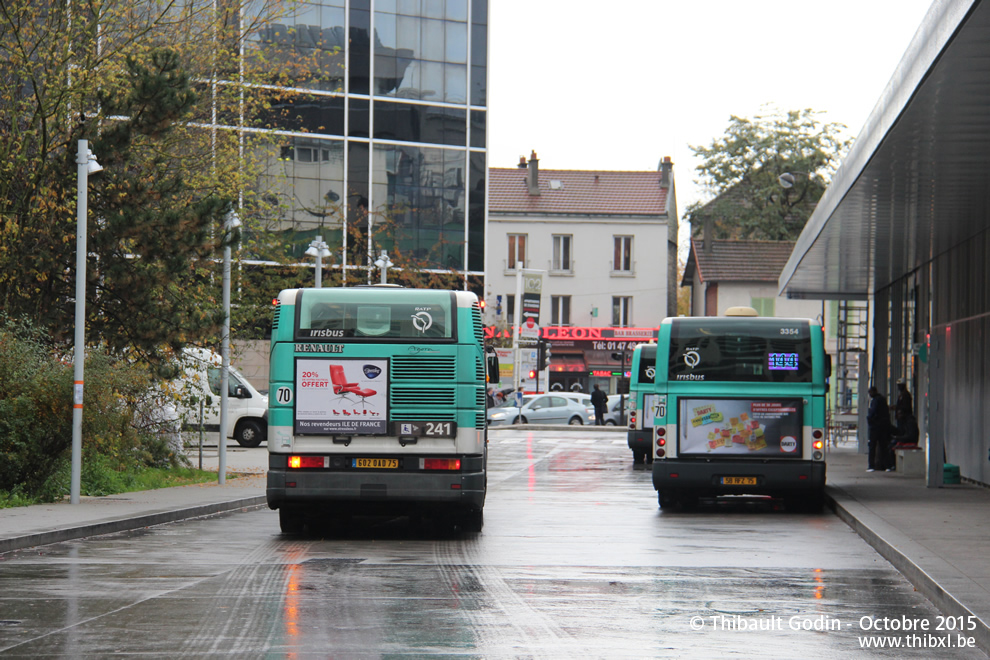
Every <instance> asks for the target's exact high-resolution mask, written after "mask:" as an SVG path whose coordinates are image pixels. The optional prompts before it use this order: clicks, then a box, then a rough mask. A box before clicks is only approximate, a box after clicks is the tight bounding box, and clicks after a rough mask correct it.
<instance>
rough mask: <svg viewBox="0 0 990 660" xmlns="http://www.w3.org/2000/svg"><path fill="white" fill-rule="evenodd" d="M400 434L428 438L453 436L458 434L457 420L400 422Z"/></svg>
mask: <svg viewBox="0 0 990 660" xmlns="http://www.w3.org/2000/svg"><path fill="white" fill-rule="evenodd" d="M398 424H399V433H398V435H411V436H425V437H427V438H453V437H454V436H456V435H457V424H456V423H455V422H399V423H398Z"/></svg>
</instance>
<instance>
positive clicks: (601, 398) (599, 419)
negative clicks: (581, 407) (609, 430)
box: [591, 385, 608, 426]
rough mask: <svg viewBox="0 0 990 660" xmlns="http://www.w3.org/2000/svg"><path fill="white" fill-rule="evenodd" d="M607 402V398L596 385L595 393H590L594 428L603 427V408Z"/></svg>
mask: <svg viewBox="0 0 990 660" xmlns="http://www.w3.org/2000/svg"><path fill="white" fill-rule="evenodd" d="M607 402H608V397H607V396H606V395H605V393H604V392H602V390H601V388H600V387H598V385H595V391H594V392H592V393H591V405H593V406H594V407H595V426H604V425H605V407H606V404H607Z"/></svg>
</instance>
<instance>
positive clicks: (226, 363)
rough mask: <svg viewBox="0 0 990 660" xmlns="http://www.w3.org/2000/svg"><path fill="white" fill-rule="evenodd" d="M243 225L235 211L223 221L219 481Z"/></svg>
mask: <svg viewBox="0 0 990 660" xmlns="http://www.w3.org/2000/svg"><path fill="white" fill-rule="evenodd" d="M240 226H241V219H240V218H239V217H237V214H236V213H234V212H233V211H230V212H229V213H227V216H226V217H225V218H224V221H223V230H224V237H223V239H224V240H223V242H224V246H223V333H222V335H221V336H220V360H221V363H220V367H221V368H220V439H219V440H218V441H217V458H218V461H219V464H218V466H217V472H218V473H219V476H218V477H217V483H219V484H220V485H221V486H222V485H224V484H225V483H226V482H227V423H228V422H229V421H230V417H229V415H228V414H227V410H228V408H227V399H228V398H229V396H228V395H229V392H228V391H227V390H228V389H229V386H230V236H231V234H232V233H233V231H234V230H235V229H237V228H238V227H240Z"/></svg>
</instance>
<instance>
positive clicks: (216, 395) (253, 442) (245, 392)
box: [175, 348, 268, 447]
mask: <svg viewBox="0 0 990 660" xmlns="http://www.w3.org/2000/svg"><path fill="white" fill-rule="evenodd" d="M183 361H184V374H183V375H182V376H180V377H179V378H178V379H177V380H176V381H175V386H176V388H177V392H176V394H177V395H178V397H179V399H180V403H179V413H180V414H181V416H182V421H183V425H184V426H185V427H186V428H194V429H198V428H199V425H200V405H199V404H200V402H202V403H203V408H202V410H203V418H202V423H203V428H204V430H206V431H216V432H219V431H220V383H221V378H222V373H221V365H222V364H223V363H222V361H221V357H220V355H219V354H218V353H215V352H214V351H211V350H207V349H204V348H187V349H185V350H184V351H183ZM227 384H228V387H227V417H228V420H227V429H228V432H227V437H228V438H233V439H234V440H237V443H238V444H239V445H241V446H242V447H257V446H258V445H260V444H261V443H262V441H264V440H265V438H266V437H267V435H268V396H267V395H264V394H261V393H259V392H258V390H256V389H254V387H253V386H252V385H251V383H249V382H248V381H247V379H246V378H244V376H242V375H241V374H240V373H238V371H237V370H236V369H235V368H234V367H230V372H229V378H228V383H227Z"/></svg>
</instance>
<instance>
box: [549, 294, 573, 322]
mask: <svg viewBox="0 0 990 660" xmlns="http://www.w3.org/2000/svg"><path fill="white" fill-rule="evenodd" d="M570 324H571V297H570V296H550V325H570Z"/></svg>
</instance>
